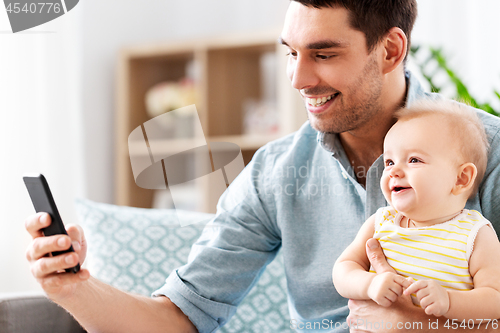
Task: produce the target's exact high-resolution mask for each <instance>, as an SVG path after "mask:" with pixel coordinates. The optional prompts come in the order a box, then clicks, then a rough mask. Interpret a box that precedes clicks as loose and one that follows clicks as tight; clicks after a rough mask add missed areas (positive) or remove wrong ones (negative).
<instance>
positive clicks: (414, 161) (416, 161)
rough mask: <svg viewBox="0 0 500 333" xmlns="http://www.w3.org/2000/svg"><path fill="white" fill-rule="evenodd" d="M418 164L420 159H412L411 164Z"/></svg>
mask: <svg viewBox="0 0 500 333" xmlns="http://www.w3.org/2000/svg"><path fill="white" fill-rule="evenodd" d="M418 162H420V160H419V159H418V158H416V157H412V158H410V163H418Z"/></svg>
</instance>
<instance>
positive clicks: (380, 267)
mask: <svg viewBox="0 0 500 333" xmlns="http://www.w3.org/2000/svg"><path fill="white" fill-rule="evenodd" d="M366 254H367V256H368V259H369V260H370V264H371V265H372V267H373V268H374V269H375V271H376V272H377V274H383V273H392V274H396V271H395V270H394V269H393V268H392V267H391V266H390V265H389V264H388V263H387V260H386V258H385V255H384V253H383V251H382V248H381V247H380V244H379V242H378V241H377V240H376V239H373V238H371V239H369V240H368V241H367V242H366ZM405 281H406V282H405V284H407V286H409V285H410V282H409V281H408V280H406V279H405ZM348 305H349V310H350V313H349V316H348V317H347V323H348V324H349V326H350V331H351V332H377V331H378V332H386V331H387V327H388V326H387V325H391V327H392V328H393V329H395V328H397V327H396V325H397V323H403V324H404V323H405V322H409V321H411V319H410V318H411V317H409V316H410V315H411V314H412V313H413V312H414V311H415V310H414V309H415V307H414V305H413V303H412V301H411V298H410V297H409V296H404V295H403V296H401V297H397V299H396V301H395V302H394V303H392V305H391V306H390V308H384V307H381V306H380V305H378V304H377V303H375V302H373V301H371V300H370V301H360V300H349V303H348ZM382 322H383V323H384V325H380V324H382ZM377 324H379V325H377Z"/></svg>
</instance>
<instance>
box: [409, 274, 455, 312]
mask: <svg viewBox="0 0 500 333" xmlns="http://www.w3.org/2000/svg"><path fill="white" fill-rule="evenodd" d="M413 293H416V294H417V298H418V301H419V302H420V306H421V307H422V308H423V309H424V310H425V313H426V314H428V315H434V316H437V317H439V316H442V315H444V314H446V313H447V312H448V310H449V309H450V296H449V295H448V292H447V291H446V289H444V288H443V287H442V286H441V285H440V284H439V283H437V282H436V281H434V280H420V281H417V282H413V283H412V284H411V285H410V286H409V287H408V288H407V289H406V290H405V291H404V295H411V294H413Z"/></svg>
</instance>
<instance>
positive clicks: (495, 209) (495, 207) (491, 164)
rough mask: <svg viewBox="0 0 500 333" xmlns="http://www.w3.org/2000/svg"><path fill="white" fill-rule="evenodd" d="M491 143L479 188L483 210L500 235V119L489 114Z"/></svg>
mask: <svg viewBox="0 0 500 333" xmlns="http://www.w3.org/2000/svg"><path fill="white" fill-rule="evenodd" d="M485 128H486V130H487V133H488V141H489V143H490V148H489V153H488V166H487V168H486V172H485V175H484V178H483V181H482V183H481V186H480V188H479V200H480V206H481V211H482V214H483V216H484V217H486V218H487V219H488V220H489V221H490V222H491V223H492V225H493V227H494V228H495V230H496V232H497V234H498V235H500V134H499V131H500V121H499V120H498V118H497V117H493V116H489V120H488V121H486V122H485Z"/></svg>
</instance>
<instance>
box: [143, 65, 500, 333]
mask: <svg viewBox="0 0 500 333" xmlns="http://www.w3.org/2000/svg"><path fill="white" fill-rule="evenodd" d="M407 85H408V89H407V91H408V92H407V97H406V103H407V105H410V104H411V103H412V102H413V101H414V100H416V99H418V98H437V97H438V96H437V95H431V94H428V93H424V91H423V90H422V88H421V87H420V85H419V83H418V82H417V81H416V80H415V79H414V78H412V77H411V75H410V74H409V73H407ZM477 112H478V114H479V116H480V118H481V120H482V121H483V123H484V125H485V129H486V132H487V135H488V139H489V142H490V145H491V146H490V151H489V156H488V158H489V160H488V167H487V170H486V174H485V177H484V180H483V182H482V184H481V186H480V189H479V192H478V194H477V195H476V196H475V197H474V198H472V199H471V200H469V201H468V203H467V206H466V208H468V209H475V210H478V211H479V212H481V213H482V214H483V215H484V216H485V217H486V218H487V219H489V220H490V221H491V222H492V223H493V225H494V226H495V228H496V230H497V233H498V232H500V228H499V227H500V200H499V199H498V198H499V195H500V186H498V185H500V181H499V179H500V138H499V130H500V119H498V118H497V117H494V116H491V115H489V114H487V113H485V112H483V111H480V110H478V111H477ZM383 169H384V163H383V158H382V156H380V157H379V158H378V159H377V160H376V161H375V162H374V163H373V165H372V166H371V167H370V169H369V170H368V171H367V176H366V187H363V186H361V185H360V184H359V183H358V182H357V180H356V176H355V174H354V171H353V169H352V167H351V165H350V163H349V160H348V158H347V156H346V153H345V151H344V149H343V147H342V145H341V143H340V141H339V139H338V137H337V136H336V135H334V134H325V133H319V132H317V131H315V130H314V129H313V128H312V127H311V126H310V125H309V123H308V122H306V123H305V124H304V125H303V126H302V127H301V128H300V130H299V131H298V132H296V133H294V134H291V135H289V136H286V137H284V138H282V139H280V140H277V141H274V142H271V143H269V144H267V145H265V146H264V147H262V148H261V149H259V150H258V151H257V153H256V154H255V155H254V158H253V159H252V161H251V162H250V163H249V164H248V166H247V167H246V168H245V169H244V170H243V171H242V173H241V174H240V175H239V176H238V177H237V179H236V180H235V181H234V182H233V183H232V184H231V186H230V187H229V188H228V190H227V191H226V192H225V193H224V195H223V196H222V197H221V200H220V201H219V204H218V212H217V215H216V217H215V219H214V220H213V221H211V222H210V223H209V224H208V225H207V228H206V229H205V231H204V232H203V235H202V236H201V238H200V239H199V240H198V241H197V243H196V244H195V245H194V246H193V249H192V252H191V254H190V259H189V263H188V264H187V265H185V266H183V267H181V268H179V269H177V270H175V271H174V272H172V274H171V275H170V276H169V277H168V279H167V282H166V284H165V285H164V286H163V287H162V288H160V289H159V290H157V291H156V292H155V293H154V294H153V295H155V296H158V295H165V296H167V297H169V298H170V300H171V301H172V302H174V303H175V304H176V305H177V306H178V307H179V308H180V309H181V310H182V311H183V312H184V313H185V314H186V315H188V316H189V318H190V320H191V321H192V322H193V324H194V325H195V326H196V327H197V329H198V330H199V332H213V331H215V330H216V329H218V328H219V327H220V326H221V325H223V324H224V323H226V322H227V321H228V320H229V318H230V317H231V316H232V315H233V314H234V313H235V312H236V307H237V305H238V304H239V303H240V302H241V301H242V299H243V298H244V296H245V295H246V294H247V293H248V292H249V291H250V289H251V288H252V286H253V285H254V284H255V283H256V281H257V280H258V278H259V276H260V274H261V273H262V271H263V269H264V268H265V266H266V265H267V264H268V263H269V262H271V261H272V260H273V259H274V257H275V256H276V253H277V252H278V250H280V249H281V250H282V254H283V259H284V265H285V271H286V278H287V289H288V304H289V309H290V317H291V319H295V320H296V322H300V323H303V326H304V327H307V326H306V323H308V322H310V323H314V322H316V323H320V322H323V320H325V319H326V320H327V321H328V322H330V323H343V322H345V318H346V316H347V315H348V308H347V300H346V299H344V298H342V297H341V296H340V295H339V294H338V293H337V291H336V290H335V288H334V286H333V283H332V268H333V264H334V262H335V260H336V259H337V257H338V256H339V255H340V254H341V253H342V251H343V250H344V249H345V248H346V247H347V246H348V245H349V244H350V243H351V242H352V240H353V239H354V237H355V236H356V234H357V232H358V230H359V228H360V227H361V225H362V224H363V223H364V221H365V220H366V219H367V218H368V217H369V216H371V215H372V214H374V213H375V212H376V210H377V209H378V208H379V207H382V206H387V202H386V201H385V198H384V196H383V194H382V191H381V190H380V185H379V182H380V177H381V175H382V172H383ZM310 326H311V327H314V325H310ZM318 326H319V325H318ZM331 327H332V328H333V327H334V325H331ZM344 327H345V326H344ZM337 331H343V330H342V329H338V330H337ZM323 332H324V331H323Z"/></svg>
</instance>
